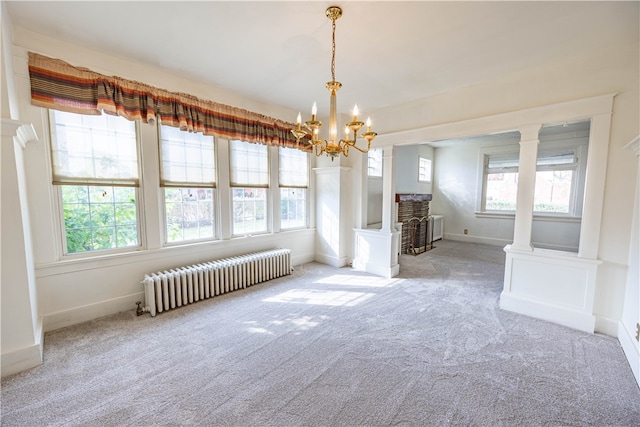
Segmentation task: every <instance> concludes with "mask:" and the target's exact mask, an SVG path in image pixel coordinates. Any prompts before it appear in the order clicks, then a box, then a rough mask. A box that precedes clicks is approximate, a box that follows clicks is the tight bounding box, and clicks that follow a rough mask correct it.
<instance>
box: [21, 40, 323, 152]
mask: <svg viewBox="0 0 640 427" xmlns="http://www.w3.org/2000/svg"><path fill="white" fill-rule="evenodd" d="M29 78H30V81H31V104H33V105H36V106H39V107H44V108H50V109H54V110H60V111H67V112H72V113H79V114H96V115H99V114H102V112H105V113H107V114H113V115H119V116H122V117H124V118H126V119H128V120H141V121H142V122H144V123H155V122H156V121H157V120H160V121H161V123H162V124H163V125H167V126H173V127H177V128H180V130H184V131H189V132H202V133H203V134H205V135H213V136H216V137H219V138H225V139H237V140H242V141H247V142H252V143H258V144H265V145H278V146H282V147H288V148H297V149H300V150H303V151H310V148H311V147H310V146H309V145H307V144H305V143H304V142H303V141H301V142H300V143H297V142H296V140H295V137H294V136H293V135H292V134H291V129H292V128H293V127H294V126H295V125H294V124H292V123H288V122H285V121H282V120H278V119H275V118H272V117H268V116H265V115H262V114H258V113H254V112H251V111H247V110H244V109H241V108H236V107H232V106H229V105H225V104H219V103H217V102H213V101H206V100H202V99H199V98H197V97H195V96H193V95H188V94H184V93H176V92H169V91H167V90H164V89H159V88H156V87H153V86H150V85H147V84H145V83H140V82H136V81H133V80H127V79H124V78H122V77H117V76H105V75H103V74H100V73H96V72H94V71H91V70H89V69H86V68H80V67H74V66H73V65H71V64H69V63H67V62H64V61H62V60H59V59H54V58H49V57H46V56H43V55H40V54H37V53H34V52H29Z"/></svg>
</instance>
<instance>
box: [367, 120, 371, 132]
mask: <svg viewBox="0 0 640 427" xmlns="http://www.w3.org/2000/svg"><path fill="white" fill-rule="evenodd" d="M367 132H371V117H367Z"/></svg>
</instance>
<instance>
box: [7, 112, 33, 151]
mask: <svg viewBox="0 0 640 427" xmlns="http://www.w3.org/2000/svg"><path fill="white" fill-rule="evenodd" d="M1 127H2V137H3V138H5V137H9V138H16V137H17V142H18V143H19V144H20V146H21V147H22V148H24V147H25V145H26V144H27V143H28V142H31V141H37V140H38V135H37V134H36V131H35V129H34V128H33V125H32V124H31V123H27V122H20V121H18V120H11V119H2V122H1Z"/></svg>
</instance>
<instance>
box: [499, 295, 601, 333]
mask: <svg viewBox="0 0 640 427" xmlns="http://www.w3.org/2000/svg"><path fill="white" fill-rule="evenodd" d="M500 308H501V309H503V310H507V311H512V312H514V313H518V314H524V315H525V316H529V317H534V318H536V319H541V320H546V321H549V322H553V323H557V324H559V325H563V326H567V327H569V328H573V329H577V330H580V331H584V332H589V333H593V332H594V330H595V323H596V318H595V316H593V315H591V314H588V313H584V312H580V311H576V310H572V309H570V308H565V307H559V306H554V305H550V304H545V303H542V302H540V301H534V300H530V299H526V298H522V297H517V296H514V295H511V294H509V293H505V292H502V294H501V295H500Z"/></svg>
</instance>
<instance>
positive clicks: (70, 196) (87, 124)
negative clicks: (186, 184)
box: [49, 110, 140, 254]
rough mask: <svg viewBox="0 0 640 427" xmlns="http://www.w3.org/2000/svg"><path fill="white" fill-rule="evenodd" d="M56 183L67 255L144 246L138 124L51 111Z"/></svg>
mask: <svg viewBox="0 0 640 427" xmlns="http://www.w3.org/2000/svg"><path fill="white" fill-rule="evenodd" d="M49 117H50V124H51V126H50V129H51V158H52V171H53V184H54V185H55V186H56V187H57V188H58V190H59V195H60V200H61V202H60V203H61V207H62V226H63V233H64V238H63V246H64V248H63V249H64V251H63V252H64V253H65V254H77V253H87V252H92V251H103V250H113V249H121V248H131V247H137V246H140V233H139V226H138V201H137V199H138V191H137V190H138V187H139V178H138V177H139V173H138V171H139V167H138V148H137V146H138V142H137V137H136V127H135V123H134V122H131V121H128V120H126V119H124V118H122V117H118V116H111V115H106V114H104V115H100V116H98V115H95V116H94V115H81V114H74V113H66V112H60V111H55V110H52V111H50V116H49Z"/></svg>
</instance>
